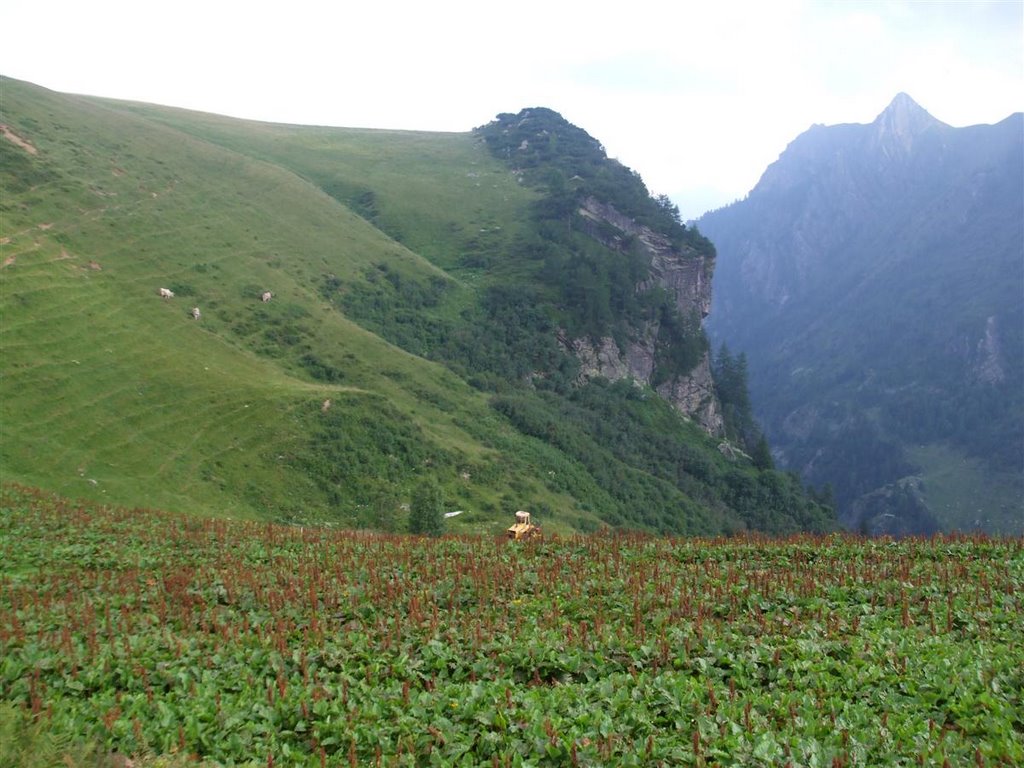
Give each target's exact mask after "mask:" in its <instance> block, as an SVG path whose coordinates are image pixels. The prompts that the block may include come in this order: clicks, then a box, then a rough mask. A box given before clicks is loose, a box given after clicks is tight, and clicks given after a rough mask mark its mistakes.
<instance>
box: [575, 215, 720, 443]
mask: <svg viewBox="0 0 1024 768" xmlns="http://www.w3.org/2000/svg"><path fill="white" fill-rule="evenodd" d="M579 214H580V216H581V217H583V219H584V220H585V221H587V222H592V224H593V226H592V227H591V228H590V229H589V230H588V231H589V233H590V235H591V236H592V237H594V238H596V239H598V240H600V241H601V242H602V243H603V244H604V245H606V246H608V247H610V248H613V249H616V250H622V249H623V248H625V247H627V246H630V245H631V246H632V247H634V248H636V247H639V248H641V249H643V251H644V252H645V253H646V255H648V256H649V257H650V269H649V276H648V277H647V279H646V280H644V281H642V282H641V283H639V284H638V285H637V286H636V290H637V291H638V292H644V291H648V290H651V289H652V288H654V287H656V286H660V287H662V288H663V289H665V290H666V291H668V292H669V293H670V294H671V295H672V296H673V297H674V298H675V304H676V309H677V310H678V311H679V313H680V315H682V316H685V317H690V316H698V317H700V319H701V320H703V319H704V318H705V317H707V315H708V312H709V311H710V308H711V273H712V270H713V265H714V262H713V260H712V259H710V258H705V257H703V256H699V255H696V254H691V253H686V252H683V251H680V250H677V249H675V248H674V247H673V245H672V243H671V242H670V241H669V240H668V238H666V237H664V236H663V235H660V234H658V233H657V232H654V231H653V230H651V229H650V228H649V227H646V226H642V225H639V224H637V223H636V222H635V221H634V220H633V219H630V218H629V217H627V216H624V215H623V214H622V213H620V212H619V211H617V210H616V209H615V208H613V207H612V206H610V205H607V204H605V203H601V202H600V201H598V200H595V199H594V198H587V199H586V200H585V201H584V202H583V205H582V207H581V208H580V210H579ZM602 225H604V226H602ZM607 225H611V229H609V228H608V227H607ZM612 233H614V234H612ZM659 330H660V329H659V324H658V323H657V322H649V323H646V324H644V325H643V326H642V327H640V328H637V329H635V333H634V334H633V336H632V338H630V339H629V341H628V342H627V343H626V344H625V346H624V347H620V345H619V344H618V343H617V342H616V341H615V340H614V339H612V338H610V337H605V338H602V339H598V340H593V339H590V338H578V339H569V338H566V337H564V336H563V337H562V339H561V341H562V344H563V345H564V346H565V347H566V348H567V349H569V350H570V351H572V352H573V354H575V355H576V357H577V358H578V359H579V361H580V379H581V381H584V380H587V379H592V378H595V377H603V378H606V379H608V380H609V381H620V380H622V379H627V378H628V379H633V380H634V381H637V382H642V383H644V384H647V385H649V386H652V387H654V389H655V391H656V392H657V393H658V394H659V395H660V396H661V397H663V398H664V399H665V400H667V401H668V402H669V403H671V404H672V405H673V407H675V408H676V409H677V410H678V411H680V412H681V413H683V414H684V415H685V416H687V417H689V418H691V419H693V420H694V421H696V422H697V423H698V424H700V425H701V427H703V429H704V430H705V431H706V432H708V433H709V434H711V435H715V436H719V435H722V434H723V433H724V424H723V421H722V414H721V409H720V407H719V403H718V398H717V397H716V395H715V388H714V383H713V381H712V379H711V364H710V360H709V359H708V357H709V356H708V353H706V352H705V353H704V354H703V355H702V357H701V359H700V360H699V361H698V363H697V365H696V366H695V367H694V368H693V369H692V370H690V371H689V372H688V373H686V374H684V375H681V376H674V377H671V378H669V379H668V380H667V381H663V382H659V383H658V384H657V385H655V384H654V383H653V376H654V370H655V354H656V350H657V345H658V337H659Z"/></svg>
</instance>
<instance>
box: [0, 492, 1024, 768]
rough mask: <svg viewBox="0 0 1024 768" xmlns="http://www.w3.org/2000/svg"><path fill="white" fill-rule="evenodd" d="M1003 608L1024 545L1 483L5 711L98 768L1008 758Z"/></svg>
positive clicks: (1017, 616) (1020, 570)
mask: <svg viewBox="0 0 1024 768" xmlns="http://www.w3.org/2000/svg"><path fill="white" fill-rule="evenodd" d="M1022 603H1024V540H1021V539H1019V538H1016V539H990V538H984V537H973V536H972V537H962V536H950V537H936V538H932V539H927V540H915V539H908V540H902V541H891V540H868V539H860V538H852V537H846V536H838V535H836V536H829V537H803V536H798V537H792V538H788V539H781V540H769V539H762V538H735V539H715V540H708V539H657V538H649V537H640V536H629V535H598V536H593V537H587V538H584V537H579V538H552V537H548V538H546V539H545V540H542V541H540V542H530V543H526V544H520V543H514V542H507V541H505V540H496V539H491V538H440V539H425V538H414V537H408V536H386V535H376V534H363V533H356V532H348V531H346V532H341V531H335V530H327V529H309V528H306V529H302V528H298V527H293V528H289V527H283V526H274V525H268V524H262V523H254V522H242V521H230V520H223V519H206V518H191V517H185V516H175V515H171V514H166V513H161V512H157V511H152V510H143V509H120V508H110V507H104V506H99V505H93V504H91V503H79V502H73V501H70V500H67V499H63V498H60V497H55V496H51V495H48V494H46V493H43V492H40V491H36V490H32V489H28V488H23V487H18V486H5V487H4V488H3V490H2V504H0V705H2V706H3V707H4V708H5V709H4V711H5V712H6V713H7V715H6V717H7V719H8V720H10V718H11V717H12V716H16V719H17V723H18V724H19V725H18V726H17V727H18V728H22V729H23V730H24V729H32V730H33V732H40V731H41V732H44V733H46V734H48V735H49V736H51V737H53V738H54V739H60V740H61V743H66V744H71V745H86V744H87V745H90V747H91V748H92V749H93V750H94V753H95V754H100V755H103V756H105V757H104V759H105V760H106V762H105V763H104V764H111V765H115V764H119V765H125V764H127V761H126V760H125V758H128V759H130V761H131V763H132V764H136V762H137V761H143V762H144V761H146V760H154V759H157V757H158V756H159V759H160V760H163V759H171V758H174V759H181V760H184V759H200V760H202V761H204V762H206V763H207V764H218V763H219V764H224V765H239V764H246V765H258V766H274V765H277V766H323V765H327V766H350V765H351V766H378V765H379V766H414V765H416V766H420V765H423V766H427V765H438V766H443V765H454V766H544V765H549V766H556V765H557V766H576V765H578V766H598V765H615V766H623V765H666V766H678V765H693V766H712V765H719V766H785V765H790V766H826V767H829V768H831V767H835V766H867V765H907V766H917V765H925V766H946V765H948V766H997V765H1002V766H1017V765H1022V764H1024V700H1022V691H1024V604H1022ZM12 713H13V714H12ZM15 735H17V734H15ZM118 756H122V757H120V758H119V757H118ZM8 759H12V760H14V761H15V762H17V761H18V760H24V762H25V764H28V763H29V759H30V756H28V755H21V756H18V755H15V756H14V757H9V758H8ZM118 760H119V761H120V762H118ZM59 764H63V763H59Z"/></svg>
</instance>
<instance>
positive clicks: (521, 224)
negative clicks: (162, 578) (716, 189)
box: [0, 79, 834, 533]
mask: <svg viewBox="0 0 1024 768" xmlns="http://www.w3.org/2000/svg"><path fill="white" fill-rule="evenodd" d="M0 88H2V95H3V98H2V99H0V123H2V124H3V136H2V137H0V186H2V188H3V190H4V196H3V199H2V201H0V206H2V210H0V213H2V222H0V223H2V233H0V237H2V248H3V261H2V264H3V267H2V268H0V312H2V316H3V323H2V325H0V344H2V351H3V354H2V377H0V409H2V412H0V415H2V422H3V430H4V435H3V437H4V439H3V441H2V444H0V471H2V474H3V476H4V479H5V480H17V481H20V482H23V483H29V484H33V485H39V486H42V487H45V488H49V489H52V490H55V491H59V492H61V493H64V494H67V495H72V496H74V495H78V496H83V497H91V498H96V499H101V500H108V501H110V502H115V503H120V504H127V505H136V506H148V507H162V508H167V509H173V510H181V511H195V512H199V513H203V514H230V515H242V516H248V517H256V518H262V519H274V520H282V521H293V522H305V523H327V524H335V525H342V526H355V527H368V528H378V529H383V530H403V529H404V528H405V526H406V525H407V519H408V506H409V501H410V500H411V499H412V498H413V495H414V493H415V492H417V491H418V490H420V489H422V488H424V487H427V486H429V487H435V486H436V489H438V490H439V491H440V496H441V498H443V499H444V502H443V503H444V507H445V510H446V511H451V512H453V513H455V512H457V513H459V514H458V515H457V516H453V517H452V518H451V520H450V521H449V528H450V530H453V531H456V532H458V531H464V532H472V531H480V532H496V531H498V530H500V529H501V528H503V527H504V526H505V525H507V524H508V523H509V520H510V517H511V515H512V512H514V511H515V510H516V509H520V508H523V509H529V510H531V511H532V512H533V513H534V514H535V517H536V519H537V520H538V521H539V522H541V523H542V524H544V525H545V526H547V528H548V529H549V530H554V531H562V532H568V531H574V530H595V529H597V528H599V527H601V526H614V527H627V528H634V529H639V530H647V531H653V532H673V533H726V532H733V531H741V530H746V529H760V530H766V531H774V532H779V531H793V530H803V529H812V530H822V529H828V528H830V527H831V526H832V525H833V520H834V518H833V516H832V514H831V511H830V510H829V509H828V508H827V507H825V506H823V505H821V504H819V503H818V502H816V501H814V500H813V499H811V498H809V497H808V495H807V494H805V493H804V491H803V489H802V488H801V486H800V484H799V482H797V481H796V480H795V479H794V478H793V477H791V476H790V475H788V474H785V473H782V472H778V471H775V470H774V469H772V468H771V466H770V461H768V462H767V463H766V462H765V461H764V460H763V456H762V457H761V460H758V461H755V460H753V459H751V458H750V457H749V456H748V453H749V451H750V449H751V446H748V445H747V444H746V442H747V440H746V436H747V432H743V431H741V430H737V428H736V425H735V424H736V422H735V419H733V418H732V417H731V414H733V413H734V412H735V409H734V408H730V406H729V403H728V396H727V397H726V399H725V403H724V404H723V401H722V399H721V398H720V397H719V394H718V391H717V390H718V389H719V387H718V386H717V385H716V383H715V381H714V380H713V378H712V374H711V365H710V360H709V354H708V343H707V340H706V337H705V335H704V332H703V329H702V327H701V320H702V318H703V316H704V315H705V314H706V312H707V308H708V305H709V302H710V293H709V291H710V286H709V281H710V275H711V270H712V265H713V260H714V251H713V248H712V247H711V245H710V243H709V242H708V241H707V240H706V239H704V238H703V237H702V236H700V235H699V233H698V232H697V231H696V230H694V229H691V228H688V227H685V226H683V225H682V223H681V222H680V221H679V217H678V213H677V211H676V210H675V209H674V207H673V206H672V205H671V204H670V203H669V202H668V201H667V199H665V198H659V199H654V198H652V197H651V196H650V195H649V194H648V192H647V190H646V188H645V187H644V185H643V183H642V181H641V180H640V178H639V177H638V176H637V175H636V174H635V173H633V172H631V171H629V170H628V169H626V168H624V167H623V166H621V164H619V163H617V162H616V161H614V160H611V159H609V158H607V156H606V155H605V153H604V150H603V148H602V147H601V145H600V144H599V143H598V142H597V141H596V140H594V139H593V138H591V137H590V136H588V135H587V134H586V133H585V132H584V131H582V130H581V129H579V128H577V127H575V126H572V125H570V124H569V123H568V122H566V121H565V120H564V119H562V118H561V117H560V116H559V115H558V114H557V113H555V112H552V111H550V110H546V109H531V110H524V111H523V112H520V113H519V114H517V115H511V114H507V115H500V116H498V117H497V119H496V120H494V121H492V122H490V123H487V124H486V125H484V126H482V127H480V128H478V129H476V130H475V131H470V132H466V133H462V134H439V133H423V132H407V131H406V132H402V131H372V130H356V129H337V128H317V127H304V126H287V125H273V124H266V123H256V122H248V121H242V120H234V119H229V118H223V117H219V116H216V115H209V114H199V113H192V112H186V111H182V110H176V109H172V108H168V107H157V106H153V105H145V104H137V103H128V102H118V101H112V100H107V99H99V98H87V97H80V96H69V95H64V94H58V93H54V92H51V91H47V90H45V89H42V88H38V87H36V86H33V85H31V84H28V83H23V82H18V81H15V80H11V79H2V80H0ZM161 288H164V289H167V291H168V292H170V293H172V294H173V297H169V298H162V297H161V295H160V289H161ZM268 292H269V293H270V294H272V296H271V297H269V301H263V300H262V297H263V296H264V294H265V293H268ZM193 310H196V311H193ZM725 391H728V388H726V390H725ZM431 495H432V496H434V497H436V495H437V494H431Z"/></svg>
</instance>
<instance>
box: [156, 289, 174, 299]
mask: <svg viewBox="0 0 1024 768" xmlns="http://www.w3.org/2000/svg"><path fill="white" fill-rule="evenodd" d="M157 293H158V294H160V298H161V299H173V298H174V291H172V290H171V289H170V288H161V289H160V290H159V291H157Z"/></svg>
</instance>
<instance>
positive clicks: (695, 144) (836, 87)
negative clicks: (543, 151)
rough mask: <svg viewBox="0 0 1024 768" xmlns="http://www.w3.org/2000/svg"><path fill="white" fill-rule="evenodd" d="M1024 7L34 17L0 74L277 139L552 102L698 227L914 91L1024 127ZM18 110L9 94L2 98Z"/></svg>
mask: <svg viewBox="0 0 1024 768" xmlns="http://www.w3.org/2000/svg"><path fill="white" fill-rule="evenodd" d="M1022 16H1024V0H989V1H988V2H967V1H966V0H954V1H952V2H932V1H930V0H920V1H919V2H854V1H853V0H847V1H846V2H809V1H803V2H801V1H800V0H792V1H791V0H759V1H756V0H755V1H754V2H743V1H741V0H733V1H731V2H730V1H729V0H725V1H723V0H717V1H714V2H712V1H711V0H709V1H708V2H701V3H694V2H683V1H682V0H674V1H671V0H618V2H608V3H599V2H594V0H591V1H590V2H585V3H584V2H575V1H572V0H542V1H538V0H519V1H518V2H509V3H501V2H497V3H487V2H480V1H479V0H476V1H474V2H462V1H461V0H432V1H430V0H416V1H408V0H356V1H353V0H335V1H334V2H327V1H326V0H325V1H323V2H310V1H309V0H291V2H275V3H264V2H262V0H248V1H247V2H234V1H229V0H204V1H203V2H197V1H196V0H176V1H175V2H173V3H171V2H149V1H147V0H129V1H128V2H118V1H115V0H68V1H64V0H33V2H9V3H6V4H5V7H4V13H3V27H4V32H3V40H2V43H0V74H5V75H9V76H11V77H16V78H19V79H23V80H29V81H31V82H34V83H36V84H38V85H42V86H45V87H48V88H51V89H54V90H59V91H67V92H72V93H86V94H93V95H99V96H109V97H113V98H124V99H135V100H141V101H149V102H154V103H158V104H168V105H172V106H179V107H188V108H192V109H200V110H205V111H209V112H217V113H220V114H226V115H233V116H237V117H246V118H254V119H260V120H270V121H276V122H288V123H304V124H318V125H335V126H359V127H372V128H409V129H422V130H442V131H465V130H469V129H471V128H473V127H474V126H477V125H481V124H483V123H486V122H488V121H489V120H491V119H492V118H493V117H494V116H495V115H496V114H497V113H499V112H516V111H518V110H519V109H521V108H523V107H529V106H546V107H550V108H552V109H555V110H557V111H558V112H561V113H562V115H563V116H565V117H566V118H567V119H568V120H570V121H571V122H573V123H575V124H576V125H578V126H580V127H581V128H583V129H585V130H586V131H587V132H588V133H590V134H591V135H592V136H594V137H595V138H596V139H598V140H599V141H601V142H602V143H603V144H604V146H605V148H606V149H607V151H608V154H609V155H611V156H612V157H617V158H618V159H619V160H620V161H622V162H623V163H625V164H626V165H628V166H630V167H631V168H633V169H635V170H637V171H639V173H640V174H641V175H642V176H643V178H644V180H645V181H646V182H647V186H648V187H649V188H650V190H651V191H652V192H653V193H655V194H659V193H665V194H668V195H670V196H671V197H672V198H673V199H674V200H675V201H676V202H677V203H678V204H679V206H680V209H681V210H682V213H683V215H684V216H685V217H687V218H689V217H694V216H697V215H699V214H700V213H703V212H704V211H705V210H706V209H708V208H713V207H718V206H720V205H723V204H726V203H728V202H731V201H732V200H734V199H737V198H741V197H743V196H744V195H745V194H746V193H747V192H748V191H749V190H750V189H751V187H753V185H754V184H755V183H756V182H757V179H758V178H759V177H760V175H761V173H762V172H763V171H764V169H765V168H766V167H767V166H768V164H769V163H771V162H773V161H774V160H775V159H776V158H777V157H778V155H779V153H780V152H782V150H783V149H784V148H785V146H786V145H787V144H788V143H789V142H790V141H791V140H792V139H794V138H795V137H796V136H797V135H798V134H799V133H801V132H802V131H804V130H806V129H807V128H808V127H810V126H811V125H812V124H813V123H826V124H832V123H842V122H858V123H863V122H870V121H871V120H873V119H874V118H875V116H876V115H877V114H878V113H879V112H880V111H882V109H884V108H885V106H886V105H887V104H888V103H889V101H891V100H892V98H893V96H895V95H896V94H897V93H898V92H900V91H905V92H906V93H908V94H910V95H911V96H912V97H913V98H914V99H915V100H916V101H917V102H918V103H919V104H921V106H923V107H924V108H925V109H927V110H928V111H929V112H931V113H932V114H933V115H934V116H935V117H937V118H939V119H940V120H943V121H945V122H947V123H950V124H951V125H957V126H959V125H969V124H974V123H991V122H997V121H999V120H1001V119H1003V118H1004V117H1006V116H1007V115H1009V114H1010V113H1012V112H1017V111H1022V110H1024V21H1022ZM0 99H2V94H0Z"/></svg>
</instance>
